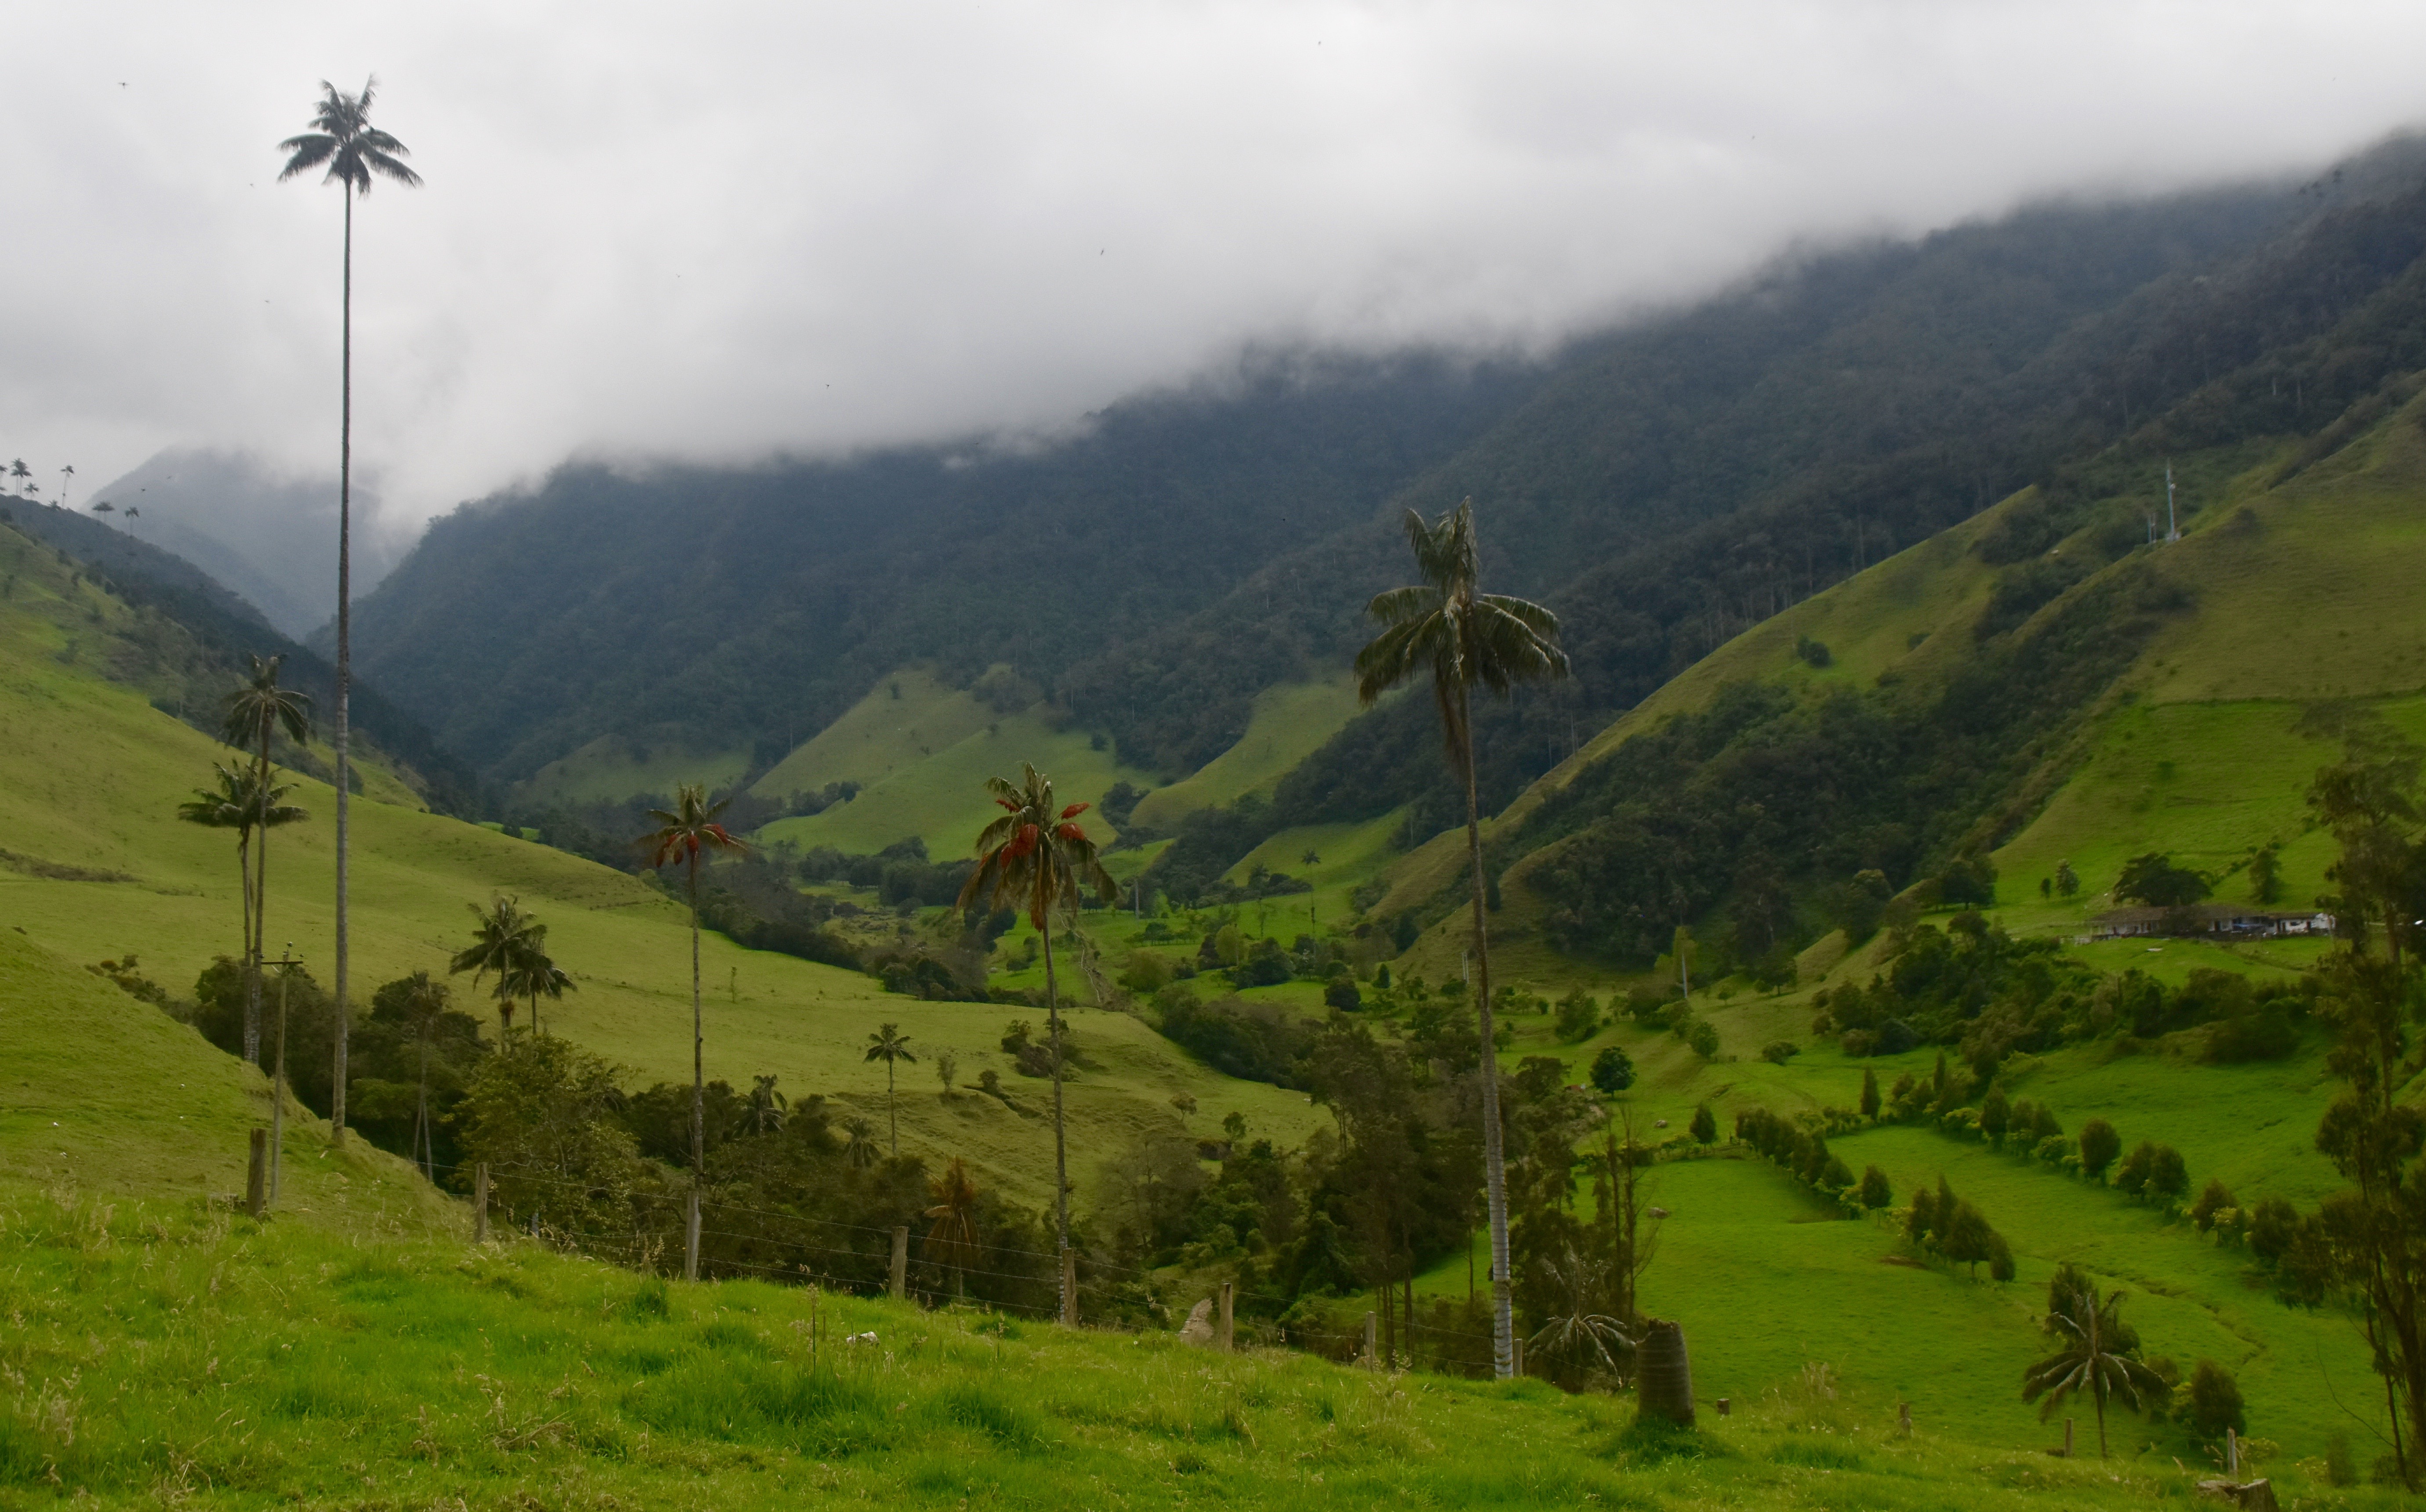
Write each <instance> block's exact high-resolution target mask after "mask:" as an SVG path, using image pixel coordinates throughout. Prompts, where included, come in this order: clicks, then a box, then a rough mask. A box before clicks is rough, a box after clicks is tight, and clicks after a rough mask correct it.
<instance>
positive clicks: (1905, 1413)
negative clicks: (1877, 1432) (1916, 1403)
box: [1896, 1402, 1912, 1439]
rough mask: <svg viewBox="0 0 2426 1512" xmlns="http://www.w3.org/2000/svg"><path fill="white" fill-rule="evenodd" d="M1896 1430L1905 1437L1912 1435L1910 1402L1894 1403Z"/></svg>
mask: <svg viewBox="0 0 2426 1512" xmlns="http://www.w3.org/2000/svg"><path fill="white" fill-rule="evenodd" d="M1896 1432H1897V1433H1899V1434H1901V1435H1902V1436H1903V1437H1904V1438H1907V1439H1909V1438H1911V1437H1912V1404H1911V1403H1910V1402H1898V1403H1897V1404H1896Z"/></svg>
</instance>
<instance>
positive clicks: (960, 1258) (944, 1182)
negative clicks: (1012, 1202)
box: [920, 1155, 980, 1296]
mask: <svg viewBox="0 0 2426 1512" xmlns="http://www.w3.org/2000/svg"><path fill="white" fill-rule="evenodd" d="M927 1195H928V1196H929V1197H930V1198H933V1199H934V1204H935V1205H934V1206H933V1207H930V1208H929V1209H928V1210H927V1216H928V1217H930V1218H932V1219H934V1220H935V1224H934V1227H933V1228H930V1229H929V1230H928V1231H927V1239H926V1243H925V1244H924V1245H923V1246H921V1247H920V1253H921V1254H923V1255H925V1256H926V1258H927V1261H928V1263H930V1264H932V1265H938V1266H941V1267H942V1268H944V1269H945V1270H947V1271H950V1272H951V1273H952V1295H955V1296H966V1295H968V1289H969V1283H968V1273H969V1272H970V1271H972V1270H974V1269H976V1268H977V1263H978V1255H979V1253H980V1252H979V1250H978V1183H977V1182H976V1181H975V1180H974V1179H972V1178H971V1177H970V1175H969V1167H968V1166H967V1164H966V1163H965V1162H963V1161H962V1159H961V1157H959V1156H958V1155H955V1156H953V1157H952V1163H951V1164H950V1165H949V1166H945V1167H944V1174H943V1175H941V1176H938V1177H936V1178H935V1179H934V1180H933V1181H931V1182H928V1183H927Z"/></svg>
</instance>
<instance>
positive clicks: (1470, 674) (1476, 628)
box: [1356, 499, 1567, 1379]
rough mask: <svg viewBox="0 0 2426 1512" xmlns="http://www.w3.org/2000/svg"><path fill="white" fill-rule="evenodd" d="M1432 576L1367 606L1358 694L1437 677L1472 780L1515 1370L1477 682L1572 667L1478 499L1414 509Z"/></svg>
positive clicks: (1500, 1360)
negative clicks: (1486, 557) (1477, 521)
mask: <svg viewBox="0 0 2426 1512" xmlns="http://www.w3.org/2000/svg"><path fill="white" fill-rule="evenodd" d="M1405 524H1406V532H1407V542H1408V544H1409V545H1411V546H1413V547H1414V548H1415V571H1417V572H1418V573H1420V574H1421V575H1422V577H1423V582H1422V583H1420V584H1418V585H1416V586H1415V587H1403V588H1392V589H1390V590H1389V591H1388V592H1386V593H1383V594H1380V595H1378V596H1376V597H1375V598H1374V600H1373V601H1372V603H1368V604H1367V605H1366V606H1365V612H1366V613H1367V614H1369V615H1371V616H1372V617H1373V618H1374V619H1378V620H1380V621H1382V623H1383V624H1384V625H1385V626H1387V627H1388V628H1387V629H1385V630H1383V632H1382V634H1381V635H1377V636H1375V637H1374V639H1373V642H1372V643H1371V644H1370V645H1368V646H1367V647H1366V648H1365V649H1364V650H1363V651H1358V652H1357V653H1356V695H1357V697H1358V698H1359V699H1361V700H1363V701H1365V702H1366V703H1368V704H1369V703H1371V702H1373V701H1374V700H1377V699H1379V698H1380V697H1381V696H1382V695H1383V693H1384V692H1385V691H1387V690H1388V689H1390V688H1393V687H1395V686H1397V685H1398V684H1400V683H1403V682H1405V681H1407V680H1408V679H1410V678H1413V677H1418V676H1429V677H1430V678H1431V684H1432V701H1433V702H1434V703H1435V704H1436V705H1438V706H1439V709H1440V717H1441V736H1442V738H1443V739H1444V740H1445V741H1446V742H1447V743H1448V756H1449V762H1450V764H1451V765H1453V766H1454V767H1455V768H1456V770H1457V775H1458V776H1459V777H1460V778H1461V779H1463V780H1464V783H1465V850H1466V868H1467V870H1468V872H1469V873H1470V874H1471V879H1472V881H1473V884H1474V982H1473V983H1472V986H1473V989H1474V1007H1475V1013H1476V1016H1477V1019H1478V1021H1479V1022H1480V1029H1481V1034H1482V1068H1483V1070H1484V1072H1485V1074H1484V1076H1483V1077H1482V1165H1483V1180H1484V1184H1485V1188H1486V1190H1487V1192H1488V1194H1489V1197H1490V1207H1491V1307H1492V1323H1491V1353H1492V1364H1493V1368H1494V1370H1495V1371H1496V1374H1497V1375H1499V1376H1501V1377H1502V1378H1503V1379H1504V1378H1506V1377H1507V1376H1508V1375H1512V1373H1513V1371H1514V1364H1515V1361H1514V1337H1515V1317H1514V1308H1513V1305H1512V1296H1511V1290H1510V1278H1509V1274H1508V1171H1507V1157H1506V1153H1505V1150H1504V1141H1503V1139H1502V1137H1501V1133H1500V1127H1499V1078H1498V1074H1497V1073H1498V1060H1497V1056H1496V1053H1495V1052H1494V1050H1493V1048H1492V1047H1493V1041H1492V1022H1491V952H1490V949H1489V945H1488V942H1487V941H1486V938H1485V934H1484V929H1483V922H1482V920H1483V895H1484V892H1485V883H1484V879H1483V876H1482V818H1481V814H1480V810H1479V807H1478V802H1477V799H1476V796H1475V781H1474V720H1473V713H1474V690H1475V689H1476V688H1478V687H1480V688H1482V689H1484V690H1485V691H1487V692H1491V693H1496V694H1500V695H1503V696H1505V695H1506V694H1508V693H1510V692H1512V690H1513V689H1514V688H1515V686H1516V684H1519V683H1532V682H1540V681H1545V680H1547V679H1550V678H1556V677H1564V676H1565V675H1566V673H1567V655H1566V652H1564V651H1561V650H1560V649H1559V646H1558V635H1559V617H1558V616H1557V615H1554V614H1552V613H1551V612H1550V611H1549V610H1547V609H1545V608H1544V607H1542V606H1541V605H1540V604H1538V603H1528V602H1527V601H1526V600H1523V599H1512V598H1508V597H1506V596H1504V595H1501V594H1496V593H1484V592H1482V591H1481V590H1480V587H1478V586H1477V580H1478V578H1479V577H1480V550H1479V549H1478V547H1477V545H1476V542H1475V532H1474V501H1473V500H1472V499H1468V500H1466V501H1465V502H1464V503H1463V504H1460V505H1459V506H1458V507H1456V508H1455V509H1453V510H1451V511H1450V512H1449V513H1448V514H1445V515H1443V516H1441V517H1440V518H1439V519H1438V520H1436V521H1432V522H1431V523H1426V521H1425V520H1424V517H1423V516H1422V515H1419V514H1417V513H1415V511H1414V510H1413V509H1410V510H1408V511H1407V516H1406V522H1405Z"/></svg>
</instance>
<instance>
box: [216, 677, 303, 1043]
mask: <svg viewBox="0 0 2426 1512" xmlns="http://www.w3.org/2000/svg"><path fill="white" fill-rule="evenodd" d="M247 659H248V660H249V661H251V663H252V669H251V672H250V673H248V674H247V675H246V677H245V680H244V682H243V683H242V684H239V685H238V686H237V687H236V689H235V691H234V692H232V693H230V694H229V695H228V696H227V699H226V700H225V702H224V703H223V704H222V706H221V710H220V716H219V738H220V739H221V740H224V741H226V742H227V743H228V744H229V745H231V746H234V747H235V748H236V749H238V750H241V751H243V752H245V753H246V754H247V755H249V756H251V758H252V782H253V787H254V789H255V791H256V793H259V794H264V795H266V794H267V792H268V788H269V743H270V740H271V739H272V738H273V737H275V736H276V735H277V733H278V732H279V731H281V730H283V731H285V732H286V737H287V738H288V739H289V740H292V741H294V742H295V744H297V745H298V746H300V745H302V744H304V743H305V742H306V741H308V740H310V739H311V738H312V699H311V696H310V695H309V694H304V693H299V692H297V691H296V690H295V689H293V688H283V687H280V686H279V685H278V668H279V667H280V666H281V665H282V664H283V662H284V661H285V660H286V658H285V657H283V656H272V657H270V658H269V659H268V660H267V661H264V660H262V659H261V658H260V657H258V656H249V657H248V658H247ZM278 791H279V793H280V794H282V795H283V793H285V792H286V791H288V790H287V789H284V788H281V789H279V790H278ZM263 806H264V808H265V810H267V809H268V808H273V807H275V806H276V804H275V801H274V799H270V798H267V797H265V798H264V800H263ZM302 816H303V813H302V811H301V810H296V811H295V812H294V814H293V817H292V818H290V819H283V820H280V821H279V822H280V823H282V824H284V823H292V822H293V820H294V819H299V818H301V817H302ZM252 892H253V903H252V907H251V910H250V913H251V921H252V935H251V938H250V939H248V940H247V941H245V952H246V954H245V973H244V1023H245V1042H246V1045H247V1046H248V1047H249V1048H248V1050H247V1052H246V1058H247V1059H248V1060H252V1061H256V1062H257V1061H258V1060H259V1059H260V1056H259V1055H258V1054H255V1053H254V1048H253V1047H257V1045H258V1042H259V1040H260V1037H261V971H262V960H263V957H265V956H266V955H267V930H268V924H267V919H266V918H265V914H266V913H267V904H268V901H269V835H268V833H267V828H264V832H263V834H262V837H261V849H260V852H259V853H258V855H257V857H256V858H255V860H254V862H253V877H252Z"/></svg>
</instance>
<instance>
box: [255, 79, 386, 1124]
mask: <svg viewBox="0 0 2426 1512" xmlns="http://www.w3.org/2000/svg"><path fill="white" fill-rule="evenodd" d="M378 82H379V81H378V80H376V79H365V80H364V82H363V91H362V93H360V94H352V95H349V94H346V93H344V92H342V91H341V90H339V89H338V88H337V87H336V86H335V85H333V84H331V83H330V82H329V81H328V80H326V79H323V80H321V81H320V103H319V105H316V106H315V108H314V109H313V112H312V127H313V129H312V130H310V131H307V132H304V133H303V134H301V135H300V136H297V137H287V138H286V139H285V140H284V141H283V142H280V143H279V144H278V150H279V151H280V152H283V153H286V154H287V158H286V166H285V167H284V168H282V169H279V170H278V178H279V182H281V183H284V182H285V181H286V180H288V179H291V178H293V177H295V176H296V175H297V174H299V173H307V172H309V171H311V170H312V169H315V168H324V167H325V168H326V169H327V170H328V171H327V172H326V173H325V174H324V175H323V176H322V178H321V182H322V183H323V184H333V185H337V186H338V187H339V188H341V189H343V190H344V191H345V196H346V247H345V275H344V280H343V282H342V284H341V289H342V298H341V300H340V305H341V309H342V315H341V326H340V330H341V335H340V337H339V342H338V350H339V353H340V357H339V362H338V373H339V378H338V394H339V399H338V410H337V714H336V721H335V728H334V730H333V731H332V741H333V743H334V745H335V746H336V749H337V953H336V963H335V967H334V970H333V976H334V983H333V986H334V989H335V992H336V1015H337V1037H336V1052H335V1054H336V1080H335V1081H334V1082H333V1083H332V1086H331V1091H330V1094H329V1100H330V1108H329V1132H330V1134H331V1137H332V1139H333V1140H334V1141H335V1142H336V1143H337V1144H340V1145H342V1144H344V1143H345V1142H346V967H347V961H348V956H347V939H346V925H347V911H346V884H347V880H348V871H347V864H346V862H347V841H348V830H347V828H346V800H347V798H348V796H349V789H350V787H351V780H352V776H353V767H352V755H351V749H352V748H351V746H350V744H349V739H348V729H347V722H346V701H347V695H348V691H349V689H350V687H351V684H352V682H353V669H354V661H353V587H354V578H353V539H354V538H353V525H354V201H355V199H356V198H357V197H359V196H362V195H366V194H368V193H370V192H371V184H372V181H373V180H375V179H382V178H383V179H386V180H388V181H389V182H390V183H393V184H400V185H405V186H406V187H408V188H409V187H411V186H412V185H416V184H419V183H420V182H421V175H420V174H418V173H415V172H414V171H413V170H412V169H409V168H407V167H405V166H404V163H403V159H405V158H407V157H410V156H412V153H411V151H410V150H409V149H408V148H406V146H405V145H404V143H402V142H400V141H397V140H396V138H395V137H391V136H389V135H388V134H387V133H386V132H383V131H381V130H380V129H379V128H378V127H376V126H373V125H372V124H371V119H370V117H371V90H372V88H373V86H375V85H376V84H377V83H378Z"/></svg>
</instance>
